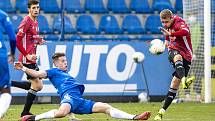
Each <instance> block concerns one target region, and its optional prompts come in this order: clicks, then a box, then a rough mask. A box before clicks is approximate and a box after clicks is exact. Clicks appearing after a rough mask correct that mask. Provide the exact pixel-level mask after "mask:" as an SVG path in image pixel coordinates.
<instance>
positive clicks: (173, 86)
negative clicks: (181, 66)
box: [154, 76, 181, 120]
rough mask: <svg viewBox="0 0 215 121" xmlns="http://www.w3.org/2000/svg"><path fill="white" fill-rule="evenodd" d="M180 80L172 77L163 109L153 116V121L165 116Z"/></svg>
mask: <svg viewBox="0 0 215 121" xmlns="http://www.w3.org/2000/svg"><path fill="white" fill-rule="evenodd" d="M180 82H181V80H180V79H179V78H177V77H176V76H174V77H173V79H172V82H171V86H170V89H169V91H168V93H167V95H166V98H165V101H164V104H163V107H162V108H161V109H160V110H159V112H158V114H157V115H156V116H155V118H154V120H161V119H162V117H163V115H164V114H165V112H166V110H167V108H168V107H169V106H170V104H171V103H172V101H173V99H174V98H175V96H176V93H177V90H178V88H179V85H180Z"/></svg>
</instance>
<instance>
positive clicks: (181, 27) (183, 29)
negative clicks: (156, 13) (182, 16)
mask: <svg viewBox="0 0 215 121" xmlns="http://www.w3.org/2000/svg"><path fill="white" fill-rule="evenodd" d="M174 28H175V30H176V31H175V32H172V33H171V36H186V35H187V34H188V33H189V32H190V30H189V28H188V26H187V25H186V24H185V22H178V23H177V24H176V25H175V27H174Z"/></svg>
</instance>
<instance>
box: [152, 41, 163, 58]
mask: <svg viewBox="0 0 215 121" xmlns="http://www.w3.org/2000/svg"><path fill="white" fill-rule="evenodd" d="M149 51H150V52H151V53H152V54H154V55H160V54H162V53H163V52H164V51H165V45H164V42H163V41H162V40H160V39H154V40H152V41H151V43H150V46H149Z"/></svg>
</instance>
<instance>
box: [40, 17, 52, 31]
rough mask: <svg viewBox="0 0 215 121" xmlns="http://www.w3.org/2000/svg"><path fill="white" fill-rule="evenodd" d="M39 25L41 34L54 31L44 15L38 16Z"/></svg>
mask: <svg viewBox="0 0 215 121" xmlns="http://www.w3.org/2000/svg"><path fill="white" fill-rule="evenodd" d="M38 24H39V29H40V32H41V33H44V34H46V33H51V32H52V30H51V29H50V27H49V23H48V20H47V19H46V17H45V16H43V15H39V16H38Z"/></svg>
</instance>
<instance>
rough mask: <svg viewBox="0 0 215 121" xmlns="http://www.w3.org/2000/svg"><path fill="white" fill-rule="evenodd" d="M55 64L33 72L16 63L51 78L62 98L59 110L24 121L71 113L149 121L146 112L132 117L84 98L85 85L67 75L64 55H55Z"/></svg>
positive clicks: (25, 117)
mask: <svg viewBox="0 0 215 121" xmlns="http://www.w3.org/2000/svg"><path fill="white" fill-rule="evenodd" d="M52 60H53V63H54V65H55V67H56V68H52V69H49V70H46V71H44V70H39V71H36V70H33V69H29V68H27V67H25V66H23V64H22V63H20V62H18V63H15V65H14V67H15V68H16V69H18V70H22V71H24V72H25V73H27V74H29V75H31V76H32V77H37V78H38V77H39V78H49V80H50V81H51V83H52V84H53V85H54V87H55V88H56V89H57V92H58V94H59V95H60V98H61V104H60V108H59V109H54V110H50V111H48V112H46V113H43V114H40V115H36V116H34V115H26V116H24V117H23V118H22V121H34V120H36V121H37V120H41V119H50V118H61V117H65V116H66V115H68V114H69V113H75V114H91V113H105V114H109V115H110V116H111V117H113V118H120V119H134V120H147V119H148V118H149V117H150V115H151V113H150V112H144V113H142V114H139V115H132V114H128V113H126V112H123V111H121V110H118V109H116V108H114V107H112V106H110V105H109V104H107V103H102V102H94V101H92V100H87V99H84V98H83V97H82V94H83V93H84V89H85V87H84V85H83V84H81V83H79V82H78V81H77V80H76V79H74V78H73V77H71V76H70V75H69V74H68V73H67V60H66V57H65V54H64V53H55V54H54V55H53V56H52Z"/></svg>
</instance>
